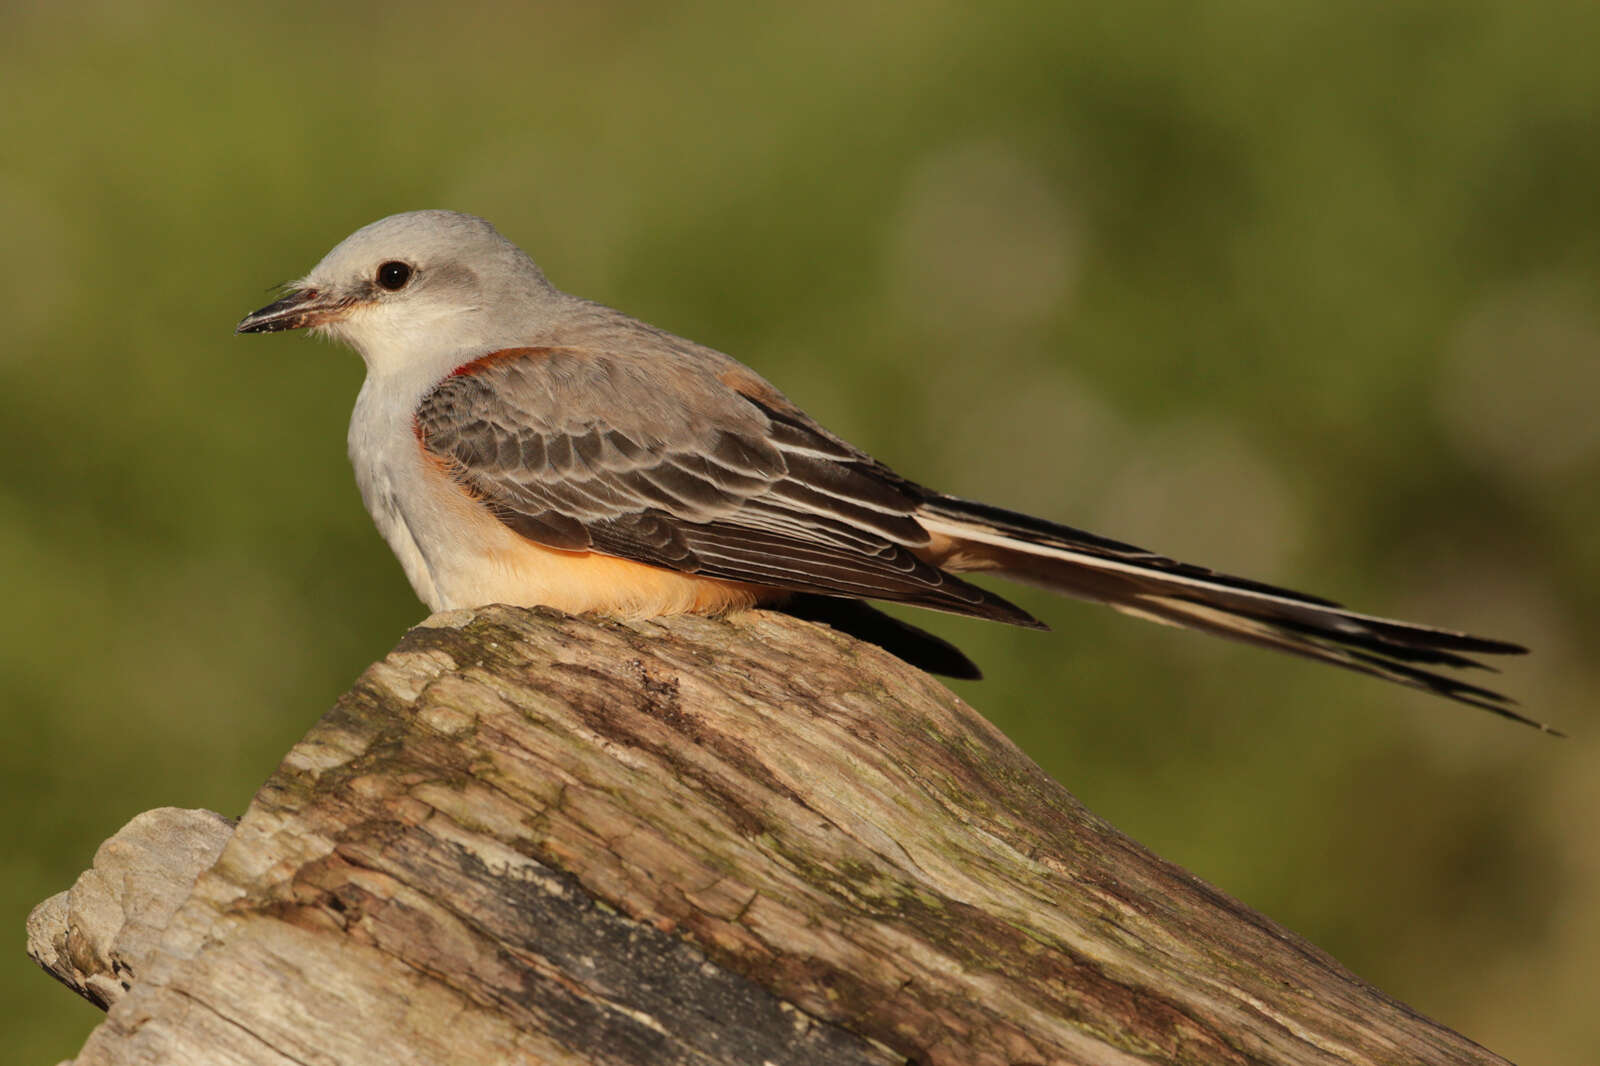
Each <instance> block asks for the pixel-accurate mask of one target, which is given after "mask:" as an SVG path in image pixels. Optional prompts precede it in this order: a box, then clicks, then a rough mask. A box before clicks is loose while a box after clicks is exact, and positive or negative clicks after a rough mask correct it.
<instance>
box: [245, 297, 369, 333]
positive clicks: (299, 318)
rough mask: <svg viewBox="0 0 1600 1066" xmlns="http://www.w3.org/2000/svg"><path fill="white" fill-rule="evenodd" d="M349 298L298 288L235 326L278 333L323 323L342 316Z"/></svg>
mask: <svg viewBox="0 0 1600 1066" xmlns="http://www.w3.org/2000/svg"><path fill="white" fill-rule="evenodd" d="M346 309H347V303H346V301H343V300H339V299H335V298H333V297H332V296H331V294H327V293H322V292H319V291H318V290H316V289H310V288H307V289H296V290H294V291H293V292H291V293H289V294H288V295H286V296H284V297H283V298H282V299H278V300H274V301H272V302H271V303H269V304H268V305H267V306H265V307H263V308H261V309H260V310H259V311H252V312H250V313H249V314H248V315H245V316H244V318H243V319H242V320H241V321H240V322H239V324H238V325H237V326H235V327H234V330H233V331H234V332H235V333H277V332H279V331H280V330H286V329H304V328H306V327H307V326H320V325H322V324H323V323H325V322H328V321H331V320H332V319H335V318H338V317H340V315H342V314H343V313H344V311H345V310H346Z"/></svg>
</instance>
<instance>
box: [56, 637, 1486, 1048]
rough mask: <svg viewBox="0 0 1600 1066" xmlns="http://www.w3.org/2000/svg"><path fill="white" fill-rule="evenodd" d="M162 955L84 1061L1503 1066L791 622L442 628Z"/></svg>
mask: <svg viewBox="0 0 1600 1066" xmlns="http://www.w3.org/2000/svg"><path fill="white" fill-rule="evenodd" d="M1039 713H1041V714H1055V713H1065V712H1063V711H1060V710H1058V709H1057V708H1055V707H1052V706H1041V708H1040V712H1039ZM191 873H192V871H191ZM85 898H86V899H87V898H88V897H85ZM134 906H135V909H137V905H134ZM97 907H98V910H97V912H96V915H97V916H96V918H95V920H97V921H100V922H102V923H104V922H105V921H107V920H108V914H109V911H108V908H107V906H106V905H105V902H104V900H103V899H102V900H101V901H100V903H99V904H97ZM112 910H114V908H112ZM69 912H70V908H66V907H63V906H62V904H61V903H60V902H59V897H58V900H57V901H52V902H51V903H48V904H46V905H45V906H44V907H42V908H41V912H40V915H39V916H36V921H37V923H38V924H39V927H40V929H41V930H45V932H43V933H42V935H41V936H40V939H39V942H40V943H41V944H44V945H46V947H45V949H43V951H42V957H41V961H42V962H44V963H45V964H46V965H51V962H52V960H53V961H54V962H56V963H60V962H61V961H62V960H63V959H69V958H70V959H75V960H76V962H75V963H74V965H75V966H76V967H77V970H76V971H75V972H78V973H79V977H78V983H79V984H80V985H85V984H89V985H90V986H91V987H95V988H100V989H102V990H104V989H106V988H110V987H116V989H117V990H118V991H120V983H121V982H120V981H118V980H111V981H110V982H109V983H108V982H107V981H106V980H104V979H102V980H100V981H99V982H98V984H96V983H94V982H93V975H92V974H91V975H89V976H88V977H85V976H84V975H83V974H82V972H81V970H82V968H83V967H85V966H87V967H90V968H92V966H93V965H94V963H95V961H96V960H101V959H105V958H108V957H109V955H108V952H107V951H105V950H101V951H99V953H98V954H97V953H95V952H93V951H82V952H78V953H77V955H75V956H74V955H73V954H72V953H71V952H70V951H61V950H53V949H51V948H50V947H49V946H50V945H55V944H58V943H67V942H71V940H72V937H73V936H77V937H78V938H79V939H84V938H85V937H86V936H87V934H74V933H70V932H66V931H63V930H64V929H65V927H66V926H69V925H70V924H71V922H72V920H73V916H72V915H71V913H69ZM89 917H90V916H89V911H88V910H86V911H85V913H84V920H85V921H87V920H89ZM145 924H146V925H148V924H149V923H148V922H146V923H145ZM97 935H98V938H99V939H98V940H96V941H95V942H97V943H99V942H104V941H106V938H107V934H106V933H104V932H102V933H100V934H97ZM113 939H114V937H113ZM135 941H137V942H139V943H143V944H145V945H146V949H145V955H144V956H143V957H140V958H137V959H132V960H129V959H124V960H123V962H122V966H123V971H122V976H123V977H124V978H127V977H128V976H129V975H130V974H131V980H129V982H128V983H130V984H131V988H130V990H129V991H127V992H126V994H122V995H120V997H118V996H115V995H106V996H103V997H102V998H103V999H105V1000H114V1003H113V1005H112V1006H111V1009H110V1011H109V1013H108V1015H107V1018H106V1021H105V1023H104V1024H103V1025H102V1026H101V1027H100V1028H99V1029H97V1030H96V1032H95V1034H94V1035H93V1036H92V1037H91V1038H90V1040H89V1042H88V1044H87V1045H86V1046H85V1048H84V1050H83V1052H82V1054H81V1055H80V1056H79V1058H78V1059H77V1060H75V1061H76V1063H77V1064H78V1066H91V1064H93V1066H109V1064H128V1063H158V1062H159V1063H187V1062H215V1063H252V1064H253V1063H278V1064H286V1063H307V1064H309V1063H318V1064H322V1063H330V1064H331V1063H338V1064H341V1066H343V1064H349V1066H360V1064H368V1063H371V1064H382V1066H399V1064H410V1063H419V1064H420V1063H463V1064H465V1063H491V1062H521V1061H526V1062H549V1063H697V1064H698V1063H707V1064H709V1063H761V1062H772V1063H840V1064H849V1063H902V1062H908V1061H910V1062H916V1063H919V1064H926V1066H934V1064H944V1063H978V1064H990V1063H993V1064H999V1063H1007V1062H1014V1063H1043V1062H1052V1063H1056V1062H1059V1063H1084V1064H1093V1066H1116V1064H1119V1063H1134V1062H1140V1063H1146V1062H1172V1063H1194V1064H1202V1063H1304V1064H1332V1063H1374V1064H1376V1063H1382V1064H1385V1066H1388V1064H1395V1063H1496V1062H1501V1061H1503V1060H1501V1059H1499V1058H1497V1057H1496V1056H1494V1055H1492V1054H1490V1053H1488V1052H1487V1051H1484V1050H1483V1049H1482V1048H1479V1047H1478V1046H1476V1045H1474V1044H1472V1043H1471V1042H1469V1041H1467V1040H1465V1039H1463V1038H1462V1037H1460V1036H1458V1035H1456V1034H1454V1033H1451V1032H1449V1031H1448V1030H1445V1029H1443V1028H1441V1027H1439V1026H1436V1025H1434V1024H1433V1023H1431V1022H1429V1021H1427V1020H1426V1019H1423V1018H1421V1017H1419V1016H1418V1015H1416V1014H1414V1013H1413V1012H1411V1011H1410V1010H1408V1009H1407V1008H1405V1007H1404V1006H1403V1005H1401V1004H1399V1003H1396V1002H1395V1001H1393V1000H1391V999H1389V998H1387V997H1385V996H1384V995H1383V994H1382V993H1380V992H1378V991H1377V990H1376V989H1373V988H1372V987H1370V986H1368V985H1366V984H1364V983H1363V982H1361V981H1359V980H1358V979H1356V978H1355V977H1353V976H1351V975H1350V974H1349V973H1348V972H1346V971H1345V970H1343V969H1342V968H1341V967H1339V966H1338V964H1337V963H1335V962H1334V961H1333V960H1332V959H1330V958H1328V957H1327V956H1326V955H1324V954H1322V953H1321V952H1319V951H1317V950H1316V949H1315V948H1313V947H1311V946H1310V945H1308V944H1306V943H1304V942H1303V941H1300V940H1298V939H1296V938H1295V937H1294V936H1293V935H1292V934H1291V933H1289V932H1287V931H1286V930H1284V929H1282V928H1280V927H1278V926H1276V925H1274V924H1273V923H1272V922H1270V921H1268V920H1267V919H1265V918H1263V917H1261V916H1260V915H1257V914H1254V913H1252V912H1250V911H1248V910H1246V909H1245V908H1244V907H1243V906H1241V905H1240V904H1238V903H1236V902H1235V901H1233V900H1231V899H1229V898H1227V897H1226V896H1223V895H1222V894H1221V893H1219V892H1217V891H1215V890H1214V889H1212V888H1210V887H1209V886H1207V885H1205V884H1203V883H1201V882H1199V881H1197V880H1196V879H1194V878H1192V877H1190V876H1189V875H1188V874H1186V873H1185V872H1184V871H1182V870H1180V869H1178V868H1176V867H1174V866H1172V865H1170V864H1168V863H1165V862H1163V861H1162V860H1160V859H1158V858H1156V857H1154V856H1152V855H1150V854H1149V853H1148V852H1146V851H1144V850H1143V849H1142V848H1140V847H1139V846H1138V845H1137V844H1135V843H1133V842H1132V841H1130V840H1128V839H1127V838H1125V837H1123V836H1122V835H1120V834H1119V833H1117V832H1116V831H1115V830H1114V829H1112V828H1111V827H1110V826H1108V825H1106V824H1105V823H1104V822H1102V821H1101V820H1099V819H1098V818H1096V817H1095V816H1094V815H1092V814H1090V813H1089V812H1088V811H1086V810H1084V809H1083V808H1082V807H1081V806H1080V805H1079V804H1078V803H1077V801H1076V800H1074V799H1073V798H1072V797H1071V796H1070V795H1069V794H1068V793H1067V792H1066V791H1065V790H1064V789H1062V788H1061V787H1060V786H1059V785H1057V784H1056V783H1055V782H1053V781H1051V780H1050V779H1049V778H1048V777H1046V776H1045V775H1044V774H1043V773H1042V772H1041V771H1040V770H1039V769H1038V768H1037V767H1036V766H1034V765H1033V763H1031V762H1030V761H1029V760H1028V759H1027V758H1026V757H1025V756H1023V755H1022V754H1021V753H1020V752H1019V751H1017V749H1016V748H1015V747H1014V746H1013V745H1012V744H1011V743H1010V742H1009V741H1007V740H1006V739H1005V738H1004V737H1002V736H1001V735H1000V734H999V733H998V732H997V731H996V730H994V729H993V727H991V726H990V725H989V724H988V723H987V722H985V721H984V720H983V718H982V717H981V716H979V715H978V714H977V713H976V712H974V711H973V710H972V709H971V708H969V707H967V706H966V705H965V704H964V703H962V702H961V701H960V700H958V699H957V698H956V697H955V696H953V695H952V694H951V693H949V692H948V691H947V690H945V689H944V688H943V687H941V686H940V685H939V684H938V683H936V682H934V681H933V680H931V679H929V678H928V677H926V676H925V675H922V674H920V673H918V672H917V671H915V670H912V669H910V668H909V667H906V666H904V665H903V664H901V663H899V662H898V661H897V660H894V659H892V658H890V657H889V656H887V655H885V654H883V653H881V652H879V651H878V650H877V649H874V648H870V647H867V646H864V645H861V644H858V643H856V642H853V641H851V640H849V639H848V638H845V637H841V636H839V635H837V634H834V633H832V632H831V631H828V630H826V629H823V628H821V627H817V626H814V625H811V624H809V623H804V622H799V621H796V620H793V619H789V618H785V617H783V616H781V615H773V614H768V613H764V612H756V613H749V614H744V615H740V616H737V617H735V618H733V619H731V620H728V621H709V620H705V619H695V618H680V619H673V620H670V621H666V622H655V623H638V624H633V625H622V624H618V623H610V622H595V621H590V620H583V619H575V618H569V617H565V616H561V615H556V614H554V613H550V612H541V611H520V610H513V609H507V608H484V609H480V610H476V611H471V612H455V613H453V614H451V615H441V616H438V617H437V618H435V619H434V620H432V622H431V624H430V625H428V626H426V627H419V628H418V629H416V630H413V631H412V633H410V634H408V635H407V637H406V638H405V640H403V641H402V642H401V644H400V646H399V647H398V648H397V649H396V650H395V652H394V653H392V654H391V655H390V656H389V657H388V658H387V659H385V660H384V661H383V662H381V663H378V664H376V665H375V666H373V667H372V668H371V669H370V670H369V671H368V672H367V673H366V674H365V675H364V676H363V677H362V679H361V680H360V681H359V682H358V684H357V685H356V687H355V688H354V689H353V690H352V691H351V692H350V693H349V694H348V695H346V696H345V697H344V698H343V699H342V700H341V701H340V703H339V704H338V706H337V707H335V709H334V710H333V711H331V712H330V713H329V714H328V715H327V716H326V717H325V718H324V719H323V720H322V721H321V722H320V723H318V724H317V726H316V727H315V728H313V729H312V731H311V732H310V733H309V734H308V735H307V736H306V738H305V739H304V740H303V741H302V742H301V743H300V744H299V745H297V746H296V747H295V748H294V750H293V751H292V752H291V753H290V754H289V756H288V758H287V759H286V760H285V762H284V764H283V766H282V767H281V768H280V770H279V771H278V772H277V773H276V774H275V775H274V776H273V778H272V779H271V780H270V781H269V782H268V783H267V785H266V786H265V787H264V788H263V789H262V791H261V792H260V793H259V794H258V796H257V797H256V800H255V802H254V803H253V804H252V806H251V808H250V810H249V811H248V812H247V813H246V814H245V816H244V817H243V819H242V820H241V821H240V824H239V827H238V830H237V832H235V833H234V834H233V835H232V837H231V838H230V839H229V840H228V842H227V844H226V847H225V848H224V849H223V851H222V854H221V857H220V860H219V861H217V862H216V864H215V866H213V867H211V868H210V869H209V870H207V871H206V872H204V873H202V874H201V875H200V877H199V880H198V881H197V882H196V884H195V887H194V891H193V894H192V895H190V896H189V898H188V899H187V901H186V902H184V903H183V904H182V906H181V907H180V908H178V909H177V911H176V913H175V914H174V915H173V916H172V918H171V920H170V922H168V923H167V924H166V926H165V929H164V930H163V931H162V932H161V934H160V936H159V937H157V938H155V940H154V942H152V940H151V938H150V937H148V936H146V937H145V938H144V940H143V941H138V938H135ZM52 968H53V967H52ZM70 969H72V967H69V970H70Z"/></svg>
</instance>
